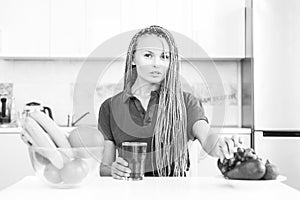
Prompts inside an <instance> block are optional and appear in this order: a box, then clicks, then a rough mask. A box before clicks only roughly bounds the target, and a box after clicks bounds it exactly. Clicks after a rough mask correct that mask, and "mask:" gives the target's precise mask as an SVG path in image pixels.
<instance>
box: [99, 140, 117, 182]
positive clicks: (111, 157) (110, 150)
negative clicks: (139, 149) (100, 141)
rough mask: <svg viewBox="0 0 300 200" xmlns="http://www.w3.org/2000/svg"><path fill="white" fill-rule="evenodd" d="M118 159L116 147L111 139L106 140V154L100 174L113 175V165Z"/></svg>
mask: <svg viewBox="0 0 300 200" xmlns="http://www.w3.org/2000/svg"><path fill="white" fill-rule="evenodd" d="M115 159H116V147H115V145H114V143H113V142H112V141H110V140H105V141H104V154H103V158H102V162H101V166H100V176H111V165H112V163H113V162H114V161H115Z"/></svg>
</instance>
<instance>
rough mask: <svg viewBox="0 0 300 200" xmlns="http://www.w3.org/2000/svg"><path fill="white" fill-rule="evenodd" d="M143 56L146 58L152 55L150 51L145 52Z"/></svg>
mask: <svg viewBox="0 0 300 200" xmlns="http://www.w3.org/2000/svg"><path fill="white" fill-rule="evenodd" d="M144 56H145V57H146V58H151V57H152V55H151V53H145V54H144Z"/></svg>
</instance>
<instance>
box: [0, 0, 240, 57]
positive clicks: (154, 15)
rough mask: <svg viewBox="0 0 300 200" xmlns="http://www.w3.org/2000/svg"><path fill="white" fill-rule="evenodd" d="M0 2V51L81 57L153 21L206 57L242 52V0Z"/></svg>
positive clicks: (41, 55)
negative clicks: (194, 46)
mask: <svg viewBox="0 0 300 200" xmlns="http://www.w3.org/2000/svg"><path fill="white" fill-rule="evenodd" d="M15 1H16V2H15ZM1 4H2V5H0V11H1V12H0V15H1V18H2V19H0V30H1V32H2V38H1V40H0V41H2V44H0V45H2V46H1V47H0V49H1V50H2V52H1V55H2V56H12V57H18V56H25V57H26V56H32V57H86V56H88V55H89V54H90V53H91V52H93V50H95V49H96V48H97V47H98V46H99V45H100V44H102V43H103V42H104V41H107V40H108V39H109V38H111V37H113V36H115V35H118V34H120V33H123V32H126V31H130V30H134V29H141V28H144V27H147V26H150V25H154V24H156V25H159V26H162V27H165V28H167V29H168V30H171V31H175V32H177V33H180V34H183V35H185V36H186V37H188V38H190V39H192V40H193V41H194V42H195V43H196V44H197V45H199V46H200V47H201V48H202V49H203V51H204V52H205V53H206V54H207V56H208V57H211V58H244V57H245V1H244V0H226V1H224V0H172V1H171V0H165V1H160V0H153V1H148V0H126V1H124V0H111V1H99V0H76V1H74V0H73V1H72V0H45V1H38V0H28V1H26V3H25V2H20V1H18V2H17V0H12V1H5V2H4V3H1ZM0 36H1V35H0ZM179 43H180V42H179ZM179 48H180V46H179ZM189 51H190V52H188V53H187V54H186V56H189V57H197V56H199V55H197V54H195V52H194V50H193V49H192V48H191V49H190V50H189ZM200 57H201V56H200Z"/></svg>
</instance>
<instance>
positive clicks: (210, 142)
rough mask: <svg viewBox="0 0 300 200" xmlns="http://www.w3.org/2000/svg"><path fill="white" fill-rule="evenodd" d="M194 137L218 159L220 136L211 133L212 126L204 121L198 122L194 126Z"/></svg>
mask: <svg viewBox="0 0 300 200" xmlns="http://www.w3.org/2000/svg"><path fill="white" fill-rule="evenodd" d="M193 135H194V136H195V137H196V138H197V139H198V140H199V142H200V144H201V145H202V148H203V149H204V150H205V151H206V152H207V153H208V154H209V155H211V156H213V157H217V156H218V153H217V151H216V148H215V146H216V143H217V141H218V138H219V137H218V135H217V134H214V133H212V132H211V128H210V125H209V124H208V123H207V122H206V121H204V120H198V121H196V122H195V123H194V125H193Z"/></svg>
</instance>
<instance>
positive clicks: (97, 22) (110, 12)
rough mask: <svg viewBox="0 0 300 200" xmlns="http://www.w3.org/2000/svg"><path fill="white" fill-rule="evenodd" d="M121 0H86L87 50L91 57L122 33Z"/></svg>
mask: <svg viewBox="0 0 300 200" xmlns="http://www.w3.org/2000/svg"><path fill="white" fill-rule="evenodd" d="M121 3H122V1H121V0H111V1H106V2H105V4H104V3H103V1H99V0H86V25H85V28H86V43H85V44H86V49H85V53H86V54H87V55H89V54H90V53H92V52H93V51H94V50H95V49H97V47H98V46H99V45H101V44H102V43H103V42H105V41H106V40H108V39H109V38H111V37H113V36H115V35H117V34H119V33H120V31H121Z"/></svg>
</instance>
